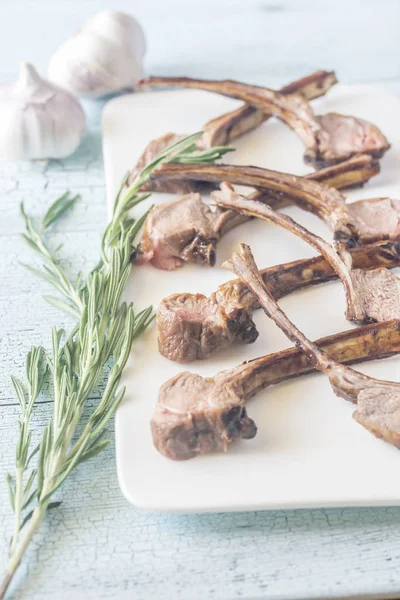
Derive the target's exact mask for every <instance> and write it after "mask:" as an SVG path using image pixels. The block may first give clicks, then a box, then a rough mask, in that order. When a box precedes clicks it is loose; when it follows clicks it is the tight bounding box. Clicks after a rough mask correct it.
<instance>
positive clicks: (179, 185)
mask: <svg viewBox="0 0 400 600" xmlns="http://www.w3.org/2000/svg"><path fill="white" fill-rule="evenodd" d="M336 81H337V80H336V76H335V73H333V72H327V71H317V72H316V73H313V74H312V75H308V76H307V77H303V78H302V79H298V80H297V81H293V82H292V83H290V84H289V85H287V86H285V87H284V88H282V89H281V93H282V94H292V93H294V92H298V93H301V94H302V95H303V96H304V97H305V98H307V99H308V100H312V99H313V98H318V97H319V96H322V95H324V94H326V92H327V91H328V90H329V89H330V88H331V87H332V86H333V85H334V84H335V83H336ZM270 116H271V115H268V114H266V113H265V112H262V111H260V110H258V109H256V108H254V107H252V106H249V105H244V106H243V107H240V108H238V109H236V110H234V111H231V112H228V113H225V114H223V115H221V116H219V117H217V118H215V119H212V120H211V121H208V123H206V124H205V125H204V126H203V131H204V134H203V136H202V137H201V138H200V140H198V141H197V142H196V145H197V146H198V147H199V149H205V148H211V147H212V146H224V145H226V144H229V143H230V142H231V141H232V140H234V139H236V138H238V137H240V136H241V135H243V134H244V133H247V132H248V131H251V130H252V129H255V128H256V127H258V126H259V125H260V124H261V123H262V122H264V121H266V120H267V119H269V118H270ZM182 137H183V136H180V135H177V134H174V133H167V134H166V135H164V136H162V137H160V138H157V139H155V140H152V141H151V142H150V143H149V144H148V145H147V146H146V148H145V150H144V152H143V153H142V155H141V156H140V158H139V160H138V162H137V164H136V167H135V168H134V169H133V171H132V172H131V174H130V176H129V178H128V181H127V186H129V185H130V184H131V183H132V181H133V180H134V179H135V177H136V175H137V174H138V172H139V171H140V170H141V169H143V168H144V167H145V166H146V165H147V164H148V163H149V162H150V161H151V160H152V159H153V158H154V157H155V156H156V155H157V154H158V153H159V152H161V151H162V150H164V149H165V148H167V147H168V146H170V145H171V144H173V143H174V142H177V141H178V140H179V139H180V138H182ZM146 189H147V190H148V191H152V192H165V193H177V194H187V193H189V192H199V193H207V192H210V191H211V190H212V189H215V185H213V184H212V183H207V182H204V181H153V182H151V181H150V182H149V183H147V185H146Z"/></svg>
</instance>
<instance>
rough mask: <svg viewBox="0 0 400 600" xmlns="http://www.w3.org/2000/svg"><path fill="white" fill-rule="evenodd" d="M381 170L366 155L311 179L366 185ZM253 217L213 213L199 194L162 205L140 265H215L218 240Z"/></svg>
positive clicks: (151, 219)
mask: <svg viewBox="0 0 400 600" xmlns="http://www.w3.org/2000/svg"><path fill="white" fill-rule="evenodd" d="M377 171H379V163H378V162H377V161H375V160H374V159H372V158H371V157H369V156H364V157H357V158H354V159H351V160H350V161H347V162H346V163H342V164H341V165H336V166H334V167H328V168H326V169H322V170H321V171H317V172H316V173H313V174H312V175H310V176H307V179H311V180H313V181H320V182H327V183H329V185H330V186H332V187H337V188H342V187H349V185H354V184H356V183H357V184H360V183H364V182H365V181H368V179H369V178H370V177H372V176H373V175H374V174H376V172H377ZM251 198H252V199H256V200H260V201H266V202H268V203H269V202H271V204H272V206H273V207H274V208H281V207H282V206H286V205H287V204H288V202H287V198H286V197H285V196H280V195H278V194H277V195H275V196H272V195H271V194H266V193H264V192H254V193H253V194H252V195H251ZM249 218H250V217H247V216H244V215H240V214H239V213H238V212H236V211H233V210H222V209H217V211H212V210H211V209H210V208H209V207H208V206H207V205H206V204H204V203H203V202H202V200H201V198H200V196H199V194H195V193H190V194H188V195H185V196H183V197H182V198H180V199H177V200H173V201H172V202H169V203H167V204H162V205H159V206H157V207H155V208H153V210H152V211H151V213H150V214H149V216H148V218H147V220H146V223H145V228H144V232H143V236H142V241H141V244H140V247H139V250H138V252H137V253H136V262H137V264H143V263H145V262H148V261H150V262H151V263H152V264H153V265H154V266H155V267H157V268H159V269H167V270H171V269H175V268H177V267H180V266H182V264H183V263H184V262H195V263H200V264H208V265H211V266H213V265H214V264H215V251H216V244H217V242H218V240H219V239H220V238H221V236H223V235H224V234H225V233H227V232H228V231H229V230H230V229H232V228H233V227H236V226H237V225H240V224H241V223H243V222H244V221H247V220H248V219H249Z"/></svg>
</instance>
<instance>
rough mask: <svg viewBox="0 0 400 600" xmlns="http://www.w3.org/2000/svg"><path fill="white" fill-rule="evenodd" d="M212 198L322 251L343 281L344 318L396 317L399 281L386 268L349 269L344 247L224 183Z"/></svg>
mask: <svg viewBox="0 0 400 600" xmlns="http://www.w3.org/2000/svg"><path fill="white" fill-rule="evenodd" d="M332 191H335V190H332ZM212 198H213V200H214V201H215V202H216V203H217V204H218V205H219V206H222V207H223V208H230V209H234V210H237V211H238V212H241V213H245V214H247V215H250V216H254V217H259V218H261V219H266V220H268V221H272V222H273V223H276V224H277V225H279V226H281V227H283V228H284V229H287V230H288V231H291V232H292V233H294V234H295V235H297V236H298V237H300V238H301V239H303V240H304V241H305V242H306V243H308V244H310V245H311V246H312V247H313V248H315V249H316V250H317V251H318V252H319V253H320V254H322V255H323V256H324V257H325V258H326V260H327V261H328V262H329V263H330V265H331V266H332V268H333V269H334V270H335V272H336V273H337V275H338V277H339V278H340V279H341V281H342V283H343V286H344V289H345V293H346V302H347V310H346V318H347V319H348V320H349V321H352V322H355V323H368V322H371V321H388V320H389V319H398V318H400V280H399V279H398V278H397V277H396V276H395V275H393V273H391V272H390V271H389V270H388V269H384V268H380V269H374V270H372V271H362V270H360V269H352V266H351V255H350V254H349V252H348V251H347V250H344V249H343V250H342V252H341V253H339V252H337V251H336V250H335V249H334V248H333V247H332V246H331V245H330V244H329V243H328V242H326V241H325V240H323V239H322V238H320V237H318V236H316V235H314V234H313V233H311V232H310V231H308V230H307V229H305V228H304V227H302V226H301V225H299V224H298V223H296V222H295V221H293V219H291V218H290V217H288V216H287V215H284V214H282V213H277V212H275V211H274V210H272V209H271V208H270V207H269V206H268V205H267V204H262V203H261V202H257V201H254V200H249V199H248V198H245V197H243V196H240V195H239V194H237V193H236V192H235V191H234V189H233V188H232V186H231V185H230V184H228V183H223V184H221V191H220V192H213V194H212Z"/></svg>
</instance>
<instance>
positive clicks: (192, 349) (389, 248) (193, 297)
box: [157, 242, 400, 363]
mask: <svg viewBox="0 0 400 600" xmlns="http://www.w3.org/2000/svg"><path fill="white" fill-rule="evenodd" d="M351 258H352V265H353V268H355V269H363V270H367V269H375V268H377V267H387V268H392V267H396V266H399V264H400V244H398V243H387V242H385V243H380V244H373V245H371V246H363V247H360V248H355V249H353V250H352V251H351ZM261 275H262V278H263V281H264V283H265V285H266V286H267V287H268V290H269V292H270V293H271V294H272V296H273V297H274V298H275V300H279V298H282V297H284V296H287V295H288V294H291V293H292V292H294V291H296V290H299V289H302V288H305V287H309V286H312V285H317V284H320V283H324V282H327V281H331V280H333V279H336V278H337V277H338V275H337V273H336V272H335V271H334V269H333V268H332V266H331V264H330V263H329V262H328V261H327V260H326V258H325V257H323V256H316V257H314V258H307V259H303V260H296V261H293V262H290V263H286V264H282V265H277V266H274V267H268V268H266V269H263V270H262V271H261ZM210 306H211V309H210ZM214 308H215V310H214ZM257 308H259V304H258V302H257V299H256V298H255V296H254V295H253V294H252V293H251V292H250V290H249V289H248V288H247V287H246V286H245V285H244V284H243V283H242V282H241V281H240V280H239V279H237V280H233V281H228V282H226V283H224V284H222V285H220V286H219V287H218V289H217V290H216V291H215V292H214V293H213V294H211V296H208V297H207V296H203V295H202V294H186V293H178V294H172V295H171V296H168V297H166V298H164V299H163V300H162V301H161V303H160V305H159V308H158V310H157V335H158V349H159V352H160V353H161V354H162V355H163V356H164V357H165V358H168V359H169V360H172V361H176V362H179V363H188V362H192V361H193V360H201V359H205V358H208V357H209V356H211V355H212V354H214V353H215V352H217V351H218V350H221V349H222V348H225V347H227V346H229V345H230V344H232V343H233V342H235V341H241V342H243V343H246V344H249V343H252V342H254V341H255V340H256V339H257V337H258V331H257V328H256V326H255V323H254V321H253V320H252V318H251V313H252V311H253V310H255V309H257ZM210 314H211V315H212V316H211V318H210V316H209V315H210ZM221 314H222V316H221ZM210 331H211V332H212V333H211V334H210Z"/></svg>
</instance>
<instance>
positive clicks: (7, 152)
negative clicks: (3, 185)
mask: <svg viewBox="0 0 400 600" xmlns="http://www.w3.org/2000/svg"><path fill="white" fill-rule="evenodd" d="M84 132H85V114H84V112H83V109H82V107H81V105H80V103H79V100H77V98H74V97H73V96H72V95H71V94H70V93H69V92H67V91H66V90H63V89H61V88H59V87H58V86H56V85H54V84H52V83H50V82H49V81H45V80H44V79H42V78H41V77H40V76H39V75H38V73H37V72H36V70H35V69H34V67H33V66H32V65H30V64H29V63H22V64H21V68H20V78H19V80H18V81H17V82H16V83H14V84H12V85H4V86H1V87H0V158H1V159H6V160H35V159H47V158H64V157H66V156H68V155H69V154H72V152H74V150H76V148H77V147H78V146H79V144H80V142H81V140H82V137H83V134H84Z"/></svg>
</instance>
